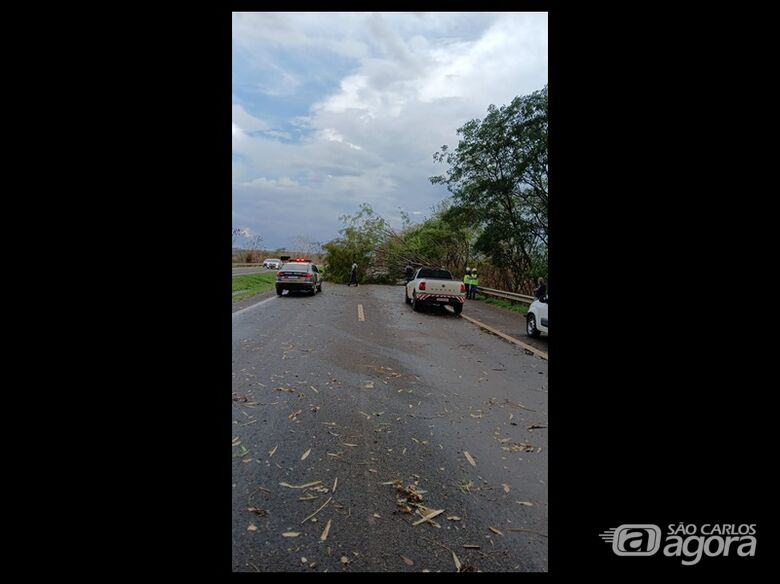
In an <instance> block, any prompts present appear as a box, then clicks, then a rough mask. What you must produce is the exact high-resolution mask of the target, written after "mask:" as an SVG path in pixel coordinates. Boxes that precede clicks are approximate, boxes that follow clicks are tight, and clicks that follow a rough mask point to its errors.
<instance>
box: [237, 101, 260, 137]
mask: <svg viewBox="0 0 780 584" xmlns="http://www.w3.org/2000/svg"><path fill="white" fill-rule="evenodd" d="M267 129H268V124H266V123H265V122H264V121H263V120H261V119H258V118H256V117H255V116H253V115H251V114H250V113H248V112H247V111H246V110H245V109H244V106H242V105H238V104H235V103H234V104H233V135H235V134H236V132H237V131H238V132H240V131H242V130H243V131H248V132H254V131H257V130H267Z"/></svg>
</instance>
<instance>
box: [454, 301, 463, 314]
mask: <svg viewBox="0 0 780 584" xmlns="http://www.w3.org/2000/svg"><path fill="white" fill-rule="evenodd" d="M452 309H453V310H454V311H455V314H460V313H461V312H463V305H462V304H460V303H458V304H453V305H452Z"/></svg>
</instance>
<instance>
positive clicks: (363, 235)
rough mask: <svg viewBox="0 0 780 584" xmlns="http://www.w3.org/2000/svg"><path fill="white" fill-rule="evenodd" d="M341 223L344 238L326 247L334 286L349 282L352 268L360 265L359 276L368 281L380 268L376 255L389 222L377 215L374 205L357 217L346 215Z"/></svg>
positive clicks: (329, 271)
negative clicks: (367, 276) (368, 275)
mask: <svg viewBox="0 0 780 584" xmlns="http://www.w3.org/2000/svg"><path fill="white" fill-rule="evenodd" d="M339 219H340V220H341V221H342V222H343V223H344V228H342V229H340V230H339V234H340V237H338V238H336V239H334V240H332V241H329V242H328V243H325V244H324V245H323V246H322V248H323V249H324V250H325V252H326V253H327V259H326V261H327V264H328V278H329V279H330V280H331V281H334V282H346V281H347V280H348V279H349V274H350V270H351V269H352V264H353V263H356V264H357V265H358V275H359V277H360V279H361V280H362V281H365V280H366V278H365V276H366V274H367V273H370V272H371V270H372V269H373V268H375V267H376V258H377V255H376V251H377V249H378V248H379V246H380V244H381V243H382V241H384V239H385V237H386V234H387V222H386V221H385V220H384V219H383V218H382V217H380V216H379V215H377V214H376V213H374V210H373V208H372V207H371V205H369V204H367V203H363V204H362V205H360V210H359V211H358V212H357V213H355V214H354V215H343V216H341V217H339Z"/></svg>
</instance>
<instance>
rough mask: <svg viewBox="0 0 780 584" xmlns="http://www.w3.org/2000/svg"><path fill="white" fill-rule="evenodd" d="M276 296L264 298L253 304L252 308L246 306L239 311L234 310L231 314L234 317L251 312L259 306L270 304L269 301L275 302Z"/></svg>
mask: <svg viewBox="0 0 780 584" xmlns="http://www.w3.org/2000/svg"><path fill="white" fill-rule="evenodd" d="M277 298H278V296H271V297H270V298H266V299H265V300H261V301H260V302H258V303H257V304H253V305H252V306H247V307H246V308H242V309H241V310H236V311H235V312H234V313H233V316H236V315H237V314H241V313H242V312H246V311H247V310H252V309H253V308H257V307H258V306H260V305H261V304H265V303H266V302H271V300H276V299H277Z"/></svg>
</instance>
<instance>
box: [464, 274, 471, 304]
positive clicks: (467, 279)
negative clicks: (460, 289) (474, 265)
mask: <svg viewBox="0 0 780 584" xmlns="http://www.w3.org/2000/svg"><path fill="white" fill-rule="evenodd" d="M463 283H464V284H465V285H466V298H471V270H470V269H469V268H466V274H465V275H464V276H463Z"/></svg>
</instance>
